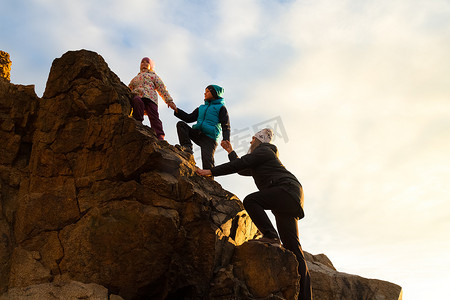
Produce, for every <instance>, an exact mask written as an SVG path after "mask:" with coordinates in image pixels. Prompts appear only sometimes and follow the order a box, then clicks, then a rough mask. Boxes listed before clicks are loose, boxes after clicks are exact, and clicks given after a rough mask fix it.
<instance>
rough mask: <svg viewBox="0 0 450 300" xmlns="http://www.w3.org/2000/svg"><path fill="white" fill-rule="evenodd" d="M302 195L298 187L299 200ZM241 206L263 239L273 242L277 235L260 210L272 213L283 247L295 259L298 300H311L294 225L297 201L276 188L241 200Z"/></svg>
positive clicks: (297, 207)
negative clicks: (298, 286) (297, 278)
mask: <svg viewBox="0 0 450 300" xmlns="http://www.w3.org/2000/svg"><path fill="white" fill-rule="evenodd" d="M302 193H303V191H302V188H301V187H300V198H301V196H302ZM300 198H299V199H300ZM243 202H244V207H245V210H246V211H247V212H248V214H249V216H250V218H251V219H252V221H253V223H255V225H256V227H258V229H259V231H261V233H262V234H263V235H264V236H265V237H269V238H277V237H278V234H277V231H276V230H275V228H274V227H273V225H272V223H271V222H270V219H269V217H268V216H267V214H266V212H265V211H264V210H271V211H272V213H273V214H274V216H275V220H276V222H277V228H278V232H279V234H280V235H279V238H280V240H281V242H282V243H283V247H284V248H286V249H288V250H290V251H292V252H293V253H294V254H295V256H296V257H297V261H298V272H299V274H300V276H301V279H300V296H299V299H302V300H306V299H308V300H310V299H312V290H311V278H310V274H309V270H308V266H307V265H306V261H305V256H304V254H303V250H302V247H301V245H300V240H299V237H298V224H297V221H298V215H299V209H302V208H301V206H300V201H299V200H298V201H297V199H295V198H294V197H293V196H292V195H291V194H290V193H288V192H287V191H286V186H285V187H284V188H282V187H279V186H276V187H271V188H268V189H265V190H263V191H259V192H255V193H252V194H250V195H248V196H247V197H245V199H244V201H243ZM302 212H303V210H302Z"/></svg>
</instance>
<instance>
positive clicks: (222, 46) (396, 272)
mask: <svg viewBox="0 0 450 300" xmlns="http://www.w3.org/2000/svg"><path fill="white" fill-rule="evenodd" d="M1 7H2V8H1V10H2V17H1V18H0V50H3V51H6V52H8V53H9V54H10V56H11V60H12V71H11V82H12V83H14V84H23V85H29V84H33V85H35V90H36V93H37V95H38V96H42V95H43V92H44V90H45V84H46V81H47V78H48V73H49V70H50V67H51V64H52V62H53V60H54V59H56V58H59V57H61V56H62V55H63V54H64V53H66V52H67V51H70V50H79V49H88V50H92V51H95V52H97V53H98V54H100V55H101V56H102V57H103V58H104V59H105V61H106V62H107V63H108V65H109V67H110V68H111V70H112V71H113V72H114V73H115V74H117V75H118V76H119V78H120V79H121V81H122V82H123V83H125V84H128V83H129V81H130V80H131V79H132V78H133V77H134V76H135V75H136V74H137V73H138V71H139V62H140V60H141V58H142V57H144V56H149V57H151V58H152V59H153V60H154V61H155V64H156V67H155V71H156V72H157V74H158V75H159V76H160V77H161V78H162V80H163V81H164V83H165V85H166V86H167V88H168V90H169V92H170V94H171V95H172V97H173V98H174V101H175V103H176V104H177V106H178V107H180V108H182V109H183V110H185V111H187V112H191V111H192V110H194V109H195V108H196V107H197V106H198V105H200V104H202V102H203V93H204V89H205V87H206V86H207V85H209V84H217V85H220V86H222V87H224V89H225V94H224V98H225V101H226V105H227V109H228V111H229V113H230V119H231V126H232V143H233V145H234V146H235V148H236V150H237V151H238V154H240V155H243V154H245V152H246V149H247V148H248V146H249V144H248V142H249V141H250V139H251V136H252V135H253V134H254V133H255V130H257V129H260V128H263V127H271V128H273V129H274V131H275V133H276V135H275V139H274V141H273V143H274V144H276V145H277V146H278V148H279V152H280V159H281V161H282V162H283V163H284V165H285V166H286V167H287V169H288V170H290V171H291V172H292V173H294V174H295V175H296V176H297V177H298V179H299V180H300V182H301V183H302V185H303V188H304V192H305V213H306V216H305V218H304V219H302V220H301V221H300V222H299V230H300V240H301V243H302V247H303V249H304V250H305V251H307V252H309V253H312V254H319V253H324V254H326V255H327V256H328V257H329V258H330V260H331V261H332V262H333V264H334V266H335V267H336V268H337V270H339V271H341V272H345V273H350V274H356V275H360V276H362V277H366V278H376V279H381V280H386V281H390V282H393V283H396V284H398V285H400V286H402V288H403V299H407V300H408V299H438V298H442V297H443V295H447V294H448V291H447V290H448V287H447V286H448V284H449V283H450V274H449V270H450V236H449V233H450V202H449V201H448V200H449V199H448V198H449V194H450V193H449V187H448V182H450V155H449V153H450V76H449V74H450V55H449V53H450V1H449V0H378V1H369V0H345V1H344V0H336V1H331V0H327V1H325V0H316V1H312V0H301V1H300V0H297V1H294V0H291V1H289V0H285V1H281V0H279V1H275V0H192V1H187V0H172V1H169V0H127V1H123V0H121V1H117V0H110V1H106V0H98V1H88V0H78V1H67V0H29V1H25V0H2V4H1ZM160 103H161V104H162V101H161V102H160ZM159 111H160V116H161V120H162V121H163V125H164V129H165V131H166V139H167V141H168V142H169V143H171V144H176V143H178V138H177V134H176V129H175V124H176V122H177V121H178V119H176V118H175V117H174V116H173V114H172V111H171V110H170V109H169V108H167V106H164V105H160V106H159ZM146 122H147V123H148V121H146ZM219 147H220V146H219ZM196 150H197V152H196V153H198V149H196ZM226 161H227V157H226V155H225V152H224V151H223V150H222V151H220V150H219V149H218V152H217V154H216V163H217V164H221V163H224V162H226ZM216 180H217V181H218V182H219V183H221V184H222V186H223V187H224V188H225V189H227V190H229V191H231V192H233V193H235V194H236V195H237V196H238V197H239V198H240V199H244V197H245V196H246V195H247V194H249V193H251V192H254V191H256V187H255V185H254V184H253V181H252V180H251V179H250V178H242V177H240V176H239V175H228V176H224V177H216Z"/></svg>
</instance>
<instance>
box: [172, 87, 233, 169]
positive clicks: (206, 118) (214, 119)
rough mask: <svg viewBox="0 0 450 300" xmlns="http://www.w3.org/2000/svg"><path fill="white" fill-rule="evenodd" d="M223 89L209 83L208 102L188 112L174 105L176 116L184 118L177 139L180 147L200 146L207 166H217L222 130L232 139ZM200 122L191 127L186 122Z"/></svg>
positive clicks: (204, 164)
mask: <svg viewBox="0 0 450 300" xmlns="http://www.w3.org/2000/svg"><path fill="white" fill-rule="evenodd" d="M223 93H224V89H223V88H222V87H220V86H218V85H208V86H207V87H206V89H205V103H204V104H202V105H200V106H199V107H197V108H196V109H195V110H194V111H193V112H192V113H190V114H188V113H186V112H184V111H183V110H182V109H180V108H177V107H176V106H175V108H174V111H175V112H174V115H175V116H176V117H177V118H179V119H181V120H182V121H180V122H178V123H177V132H178V140H179V141H180V145H181V148H182V149H183V150H184V151H186V152H188V153H191V154H192V153H193V151H192V142H191V141H193V142H194V143H196V144H197V145H199V146H200V149H201V152H202V165H203V168H204V169H211V168H212V167H214V152H215V151H216V148H217V140H218V139H219V137H220V133H221V132H222V136H223V140H222V145H223V144H224V142H225V141H228V142H229V141H230V118H229V116H228V111H227V109H226V107H225V101H224V99H223V97H222V95H223ZM183 121H184V122H183ZM195 121H197V123H196V124H195V125H193V126H192V127H190V126H189V125H188V124H186V123H192V122H195Z"/></svg>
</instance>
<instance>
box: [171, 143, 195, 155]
mask: <svg viewBox="0 0 450 300" xmlns="http://www.w3.org/2000/svg"><path fill="white" fill-rule="evenodd" d="M175 148H177V149H178V150H181V151H183V152H186V153H188V154H194V151H192V147H190V146H181V145H178V144H176V145H175Z"/></svg>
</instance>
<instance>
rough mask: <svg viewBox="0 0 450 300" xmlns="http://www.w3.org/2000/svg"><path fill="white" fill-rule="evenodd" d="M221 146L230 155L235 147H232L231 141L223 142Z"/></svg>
mask: <svg viewBox="0 0 450 300" xmlns="http://www.w3.org/2000/svg"><path fill="white" fill-rule="evenodd" d="M220 146H222V148H223V149H225V151H227V152H228V153H230V152H232V151H233V147H232V146H231V142H230V141H225V140H223V141H222V142H220Z"/></svg>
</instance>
